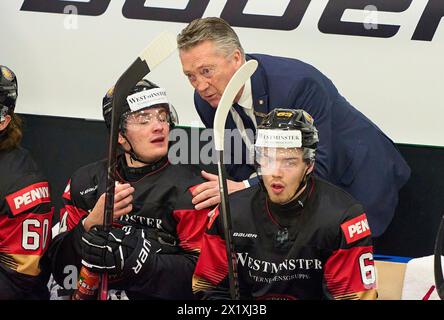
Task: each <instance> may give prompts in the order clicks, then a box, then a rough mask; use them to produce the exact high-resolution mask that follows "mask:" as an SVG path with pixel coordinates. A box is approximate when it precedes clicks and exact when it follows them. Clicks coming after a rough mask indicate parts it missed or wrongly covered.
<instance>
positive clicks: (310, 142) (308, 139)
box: [256, 108, 319, 161]
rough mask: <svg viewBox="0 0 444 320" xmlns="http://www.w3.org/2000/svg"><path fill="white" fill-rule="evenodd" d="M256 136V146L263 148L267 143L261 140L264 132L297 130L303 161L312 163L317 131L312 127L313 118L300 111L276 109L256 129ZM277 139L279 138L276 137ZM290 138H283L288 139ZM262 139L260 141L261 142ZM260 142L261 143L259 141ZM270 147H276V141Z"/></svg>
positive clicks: (316, 142)
mask: <svg viewBox="0 0 444 320" xmlns="http://www.w3.org/2000/svg"><path fill="white" fill-rule="evenodd" d="M257 129H258V135H257V139H256V146H258V144H260V147H263V146H264V144H266V143H267V142H266V141H264V140H263V139H262V138H263V137H264V135H263V133H264V132H266V130H284V131H286V130H298V131H300V132H301V135H300V139H301V141H300V142H299V147H301V148H304V159H306V160H310V161H314V160H315V153H316V148H317V145H318V142H319V138H318V130H317V129H316V127H315V126H314V125H313V118H312V117H311V116H310V115H309V114H308V113H307V112H306V111H304V110H302V109H283V108H277V109H274V110H272V111H271V112H270V113H268V114H267V115H266V116H265V118H264V119H263V120H262V122H261V124H260V125H259V126H258V127H257ZM278 138H279V137H278ZM288 138H292V137H288V136H286V137H284V139H288ZM261 139H262V140H261ZM259 140H261V141H259ZM273 143H274V144H273V145H270V146H271V147H273V146H274V147H276V146H278V145H277V144H276V143H277V141H276V140H274V141H273Z"/></svg>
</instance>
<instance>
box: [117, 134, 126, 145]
mask: <svg viewBox="0 0 444 320" xmlns="http://www.w3.org/2000/svg"><path fill="white" fill-rule="evenodd" d="M117 142H119V144H121V145H123V144H125V142H126V139H125V137H124V136H123V135H122V134H121V133H120V132H119V136H118V138H117Z"/></svg>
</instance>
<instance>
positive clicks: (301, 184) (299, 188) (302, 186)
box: [283, 167, 308, 204]
mask: <svg viewBox="0 0 444 320" xmlns="http://www.w3.org/2000/svg"><path fill="white" fill-rule="evenodd" d="M307 171H308V167H307V169H305V172H304V176H303V178H302V180H301V183H299V186H298V187H297V189H296V191H295V192H294V193H293V195H292V196H291V197H290V200H288V201H287V202H285V203H283V204H287V203H289V202H291V201H293V200H294V198H295V196H296V195H297V194H298V192H299V191H301V190H302V188H304V187H305V186H306V185H307V176H308V175H307Z"/></svg>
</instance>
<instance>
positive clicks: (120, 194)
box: [83, 183, 134, 232]
mask: <svg viewBox="0 0 444 320" xmlns="http://www.w3.org/2000/svg"><path fill="white" fill-rule="evenodd" d="M133 193H134V188H133V187H132V186H131V185H130V184H129V183H123V184H120V183H117V184H116V187H115V193H114V214H113V217H114V219H117V218H119V217H120V216H123V215H125V214H129V213H130V212H131V211H132V210H133V205H132V201H133V196H132V194H133ZM104 212H105V193H103V194H102V195H101V196H100V198H99V200H97V202H96V205H95V206H94V208H93V209H92V210H91V212H90V213H89V214H88V216H87V217H86V219H85V220H84V222H83V227H84V228H85V231H87V232H88V231H89V230H90V229H91V228H92V227H93V226H96V225H102V224H103V215H104Z"/></svg>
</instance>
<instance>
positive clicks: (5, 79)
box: [0, 65, 18, 121]
mask: <svg viewBox="0 0 444 320" xmlns="http://www.w3.org/2000/svg"><path fill="white" fill-rule="evenodd" d="M17 95H18V83H17V77H16V75H15V73H14V72H13V71H12V70H11V69H9V68H8V67H6V66H2V65H0V121H3V120H4V117H5V116H6V115H8V114H9V115H12V114H13V113H14V109H15V104H16V101H17Z"/></svg>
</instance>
